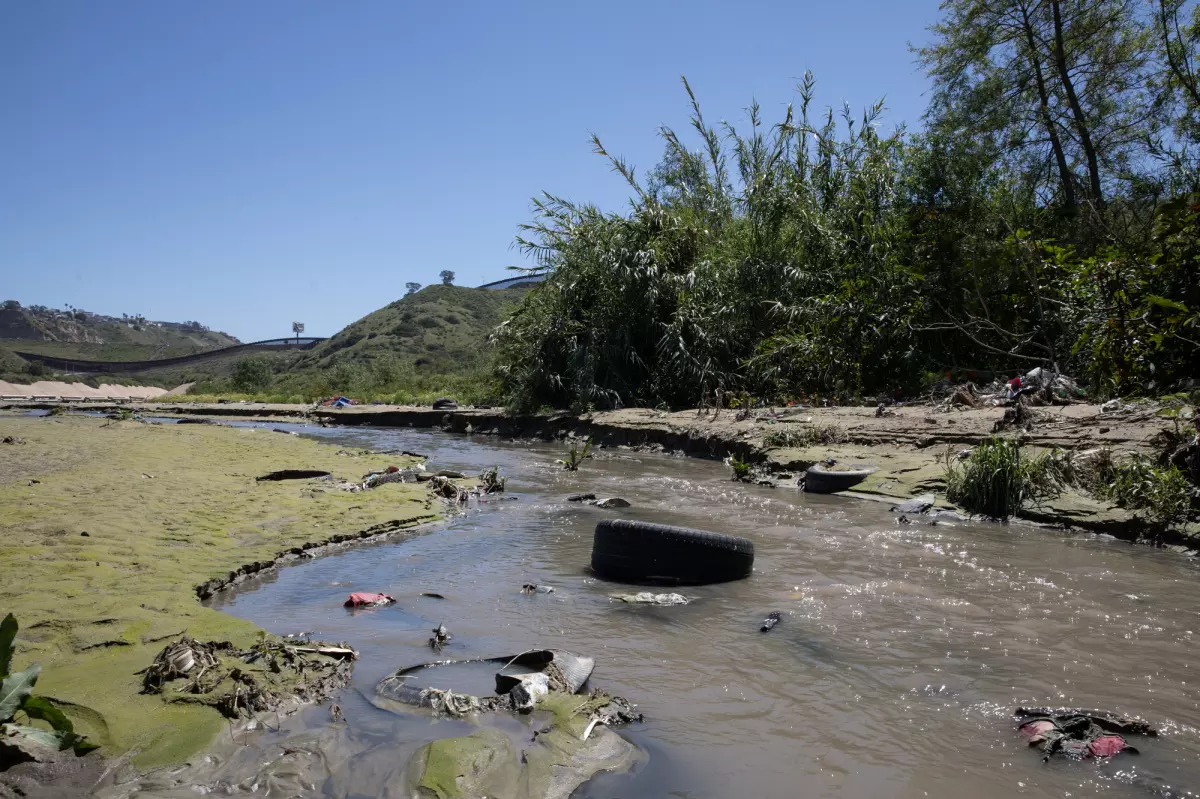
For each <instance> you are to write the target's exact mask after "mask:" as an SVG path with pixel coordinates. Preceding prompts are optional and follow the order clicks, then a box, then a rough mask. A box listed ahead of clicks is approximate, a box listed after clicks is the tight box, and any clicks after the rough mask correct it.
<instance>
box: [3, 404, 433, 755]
mask: <svg viewBox="0 0 1200 799" xmlns="http://www.w3.org/2000/svg"><path fill="white" fill-rule="evenodd" d="M7 436H14V437H16V438H18V439H23V443H15V444H0V613H6V612H12V613H14V614H15V615H16V616H17V618H18V619H19V620H20V623H21V632H20V636H19V638H18V641H17V647H18V649H17V652H18V654H17V658H16V662H15V663H14V665H15V666H17V667H18V668H20V667H24V666H25V665H27V664H28V663H30V662H34V661H36V662H40V663H41V664H42V667H43V672H42V676H41V678H40V680H39V682H38V691H39V693H41V694H44V695H47V696H50V697H52V698H53V699H54V701H55V702H57V703H58V704H59V705H60V706H62V707H63V708H64V709H66V710H67V711H68V712H69V714H70V715H71V716H72V717H73V718H74V719H75V720H76V722H77V727H78V728H80V729H81V731H82V732H85V733H86V734H88V735H89V737H90V738H91V739H92V740H94V741H96V742H97V743H100V744H101V745H102V746H103V747H104V749H103V753H104V754H106V755H109V756H112V755H116V754H120V753H123V752H133V753H134V758H135V759H134V762H135V763H136V764H137V765H139V766H143V767H145V766H152V765H157V764H163V763H169V762H175V761H178V760H181V759H183V758H185V757H187V756H188V755H190V754H192V753H194V752H196V751H197V750H199V749H201V748H203V747H204V746H205V745H206V744H207V743H208V742H209V741H210V740H211V739H212V737H213V735H214V734H215V733H216V732H217V731H218V730H219V729H220V728H221V727H222V725H224V724H225V723H226V722H225V720H224V719H223V718H222V717H221V716H220V715H218V713H217V712H216V711H214V710H212V709H210V708H206V707H198V706H195V705H185V704H168V703H166V702H164V701H163V699H162V698H161V697H159V696H154V695H143V694H140V693H139V691H140V689H141V686H142V679H141V677H140V676H138V674H137V672H139V671H140V670H141V669H143V668H145V667H146V666H147V665H149V664H150V662H151V661H152V660H153V658H154V656H155V654H156V653H157V652H158V651H159V650H160V649H161V648H162V647H163V646H164V643H165V642H166V641H167V640H168V639H170V638H172V637H174V636H176V635H178V634H179V633H181V632H184V631H186V633H187V635H189V636H191V637H193V638H197V639H201V640H218V639H220V640H229V641H232V642H233V643H234V644H236V645H238V646H247V645H249V644H250V643H251V642H252V641H253V640H254V639H255V637H256V635H257V633H258V630H257V628H255V627H254V625H252V624H250V623H248V622H245V621H242V620H239V619H235V618H233V617H232V616H228V615H225V614H223V613H220V612H217V611H214V610H209V609H207V608H205V607H203V606H202V605H201V604H200V602H199V600H198V598H197V595H196V590H195V588H196V586H198V585H200V584H202V583H204V582H206V581H208V580H210V579H213V578H222V577H228V575H229V573H230V572H231V571H233V570H235V569H237V568H238V567H240V566H242V565H243V564H248V563H255V562H263V561H270V560H272V559H273V558H275V557H276V556H277V555H278V554H280V553H281V552H284V551H286V550H289V549H292V548H295V547H298V546H300V545H303V544H305V543H309V542H324V541H327V540H328V539H330V538H331V537H333V536H338V535H345V534H348V533H349V534H353V533H358V532H359V531H362V530H365V529H368V528H373V527H374V528H377V529H402V528H406V527H410V526H413V525H416V524H417V523H419V522H421V521H424V520H429V519H432V518H434V516H435V515H436V509H435V508H432V507H431V506H430V504H429V499H428V496H427V494H426V492H425V491H424V490H423V489H422V488H420V487H418V486H415V485H406V484H399V483H396V484H389V485H386V486H382V487H380V488H379V489H376V490H374V491H368V492H361V493H348V492H343V491H339V490H337V489H336V488H334V485H333V484H332V483H322V482H314V481H305V480H299V481H292V480H289V481H280V482H270V481H263V482H258V481H256V480H255V477H257V476H259V475H263V474H266V473H267V472H270V471H272V470H276V469H283V468H303V469H320V470H325V471H329V472H331V473H332V474H333V475H334V477H335V478H338V479H339V480H340V479H350V480H356V479H358V478H360V477H361V476H362V474H364V473H365V472H367V471H369V470H370V469H378V468H381V467H385V466H387V465H389V464H396V465H400V466H403V465H404V463H402V462H401V461H403V460H405V459H397V458H395V457H390V456H382V455H363V456H354V457H347V456H345V455H339V454H338V449H337V448H336V447H333V446H329V445H326V444H320V443H317V442H313V441H310V440H307V439H302V438H297V437H295V436H288V435H279V434H272V433H271V432H269V431H265V430H261V429H258V430H256V429H247V428H231V427H223V426H211V425H152V424H144V423H140V422H134V421H108V420H103V419H95V418H89V417H80V416H58V417H46V418H27V417H26V418H17V417H0V439H4V438H5V437H7ZM85 533H86V535H84V534H85Z"/></svg>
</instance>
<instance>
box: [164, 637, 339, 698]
mask: <svg viewBox="0 0 1200 799" xmlns="http://www.w3.org/2000/svg"><path fill="white" fill-rule="evenodd" d="M357 657H358V653H357V652H355V651H354V650H353V649H351V648H350V647H349V646H347V645H345V644H336V645H328V644H319V643H314V644H306V645H303V646H297V645H295V644H293V643H292V642H290V641H284V640H280V639H276V638H270V637H268V636H266V635H265V634H264V635H262V636H260V638H259V640H258V641H257V642H256V643H255V644H254V645H253V646H252V647H250V648H249V649H244V650H243V649H238V648H237V647H235V646H234V645H233V644H232V643H230V642H228V641H197V640H195V639H194V638H186V637H185V638H181V639H179V640H178V641H175V642H174V643H171V644H168V645H167V646H166V647H164V648H163V649H162V651H160V652H159V653H158V656H157V657H155V659H154V662H153V663H152V664H150V666H148V667H147V668H146V669H144V670H143V672H142V693H145V694H161V695H162V696H163V698H164V699H165V700H166V701H168V702H184V703H196V704H204V705H209V706H211V707H214V708H216V709H217V710H219V711H220V712H221V713H222V714H224V715H225V716H227V717H229V718H238V717H239V716H241V715H243V714H246V715H252V714H254V713H256V712H263V711H268V710H274V709H276V708H278V707H279V706H280V705H282V704H284V703H286V702H288V701H300V702H320V701H323V700H325V699H327V698H329V697H330V696H331V695H332V693H333V692H334V691H336V690H337V689H339V688H341V687H343V686H345V685H346V684H347V683H349V681H350V673H351V671H352V670H353V661H354V660H355V659H356V658H357Z"/></svg>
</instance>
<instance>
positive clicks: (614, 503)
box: [592, 497, 629, 508]
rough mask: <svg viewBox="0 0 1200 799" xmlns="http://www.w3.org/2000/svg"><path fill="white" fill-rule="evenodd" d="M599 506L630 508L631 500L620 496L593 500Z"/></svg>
mask: <svg viewBox="0 0 1200 799" xmlns="http://www.w3.org/2000/svg"><path fill="white" fill-rule="evenodd" d="M592 504H594V505H595V506H596V507H597V508H628V507H629V502H628V501H627V500H624V499H621V498H620V497H609V498H608V499H598V500H596V501H595V502H593V503H592Z"/></svg>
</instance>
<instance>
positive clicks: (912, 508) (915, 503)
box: [891, 497, 933, 513]
mask: <svg viewBox="0 0 1200 799" xmlns="http://www.w3.org/2000/svg"><path fill="white" fill-rule="evenodd" d="M932 507H933V497H917V498H916V499H909V500H905V501H904V502H901V503H899V504H898V505H893V506H892V507H891V511H892V513H924V512H925V511H927V510H929V509H930V508H932Z"/></svg>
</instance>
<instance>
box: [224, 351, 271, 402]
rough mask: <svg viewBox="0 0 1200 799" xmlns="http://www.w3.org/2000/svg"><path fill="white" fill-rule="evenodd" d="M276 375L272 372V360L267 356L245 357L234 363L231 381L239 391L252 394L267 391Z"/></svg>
mask: <svg viewBox="0 0 1200 799" xmlns="http://www.w3.org/2000/svg"><path fill="white" fill-rule="evenodd" d="M274 377H275V375H274V374H273V373H272V372H271V362H270V361H268V360H267V359H266V358H261V357H253V358H243V359H241V360H240V361H238V362H237V363H236V364H234V365H233V372H232V374H231V375H230V378H229V382H230V383H231V384H232V385H233V387H234V388H235V389H237V390H238V391H242V392H245V393H247V394H251V393H254V392H258V391H265V390H266V389H267V388H268V387H270V385H271V381H272V380H273V379H274Z"/></svg>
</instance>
